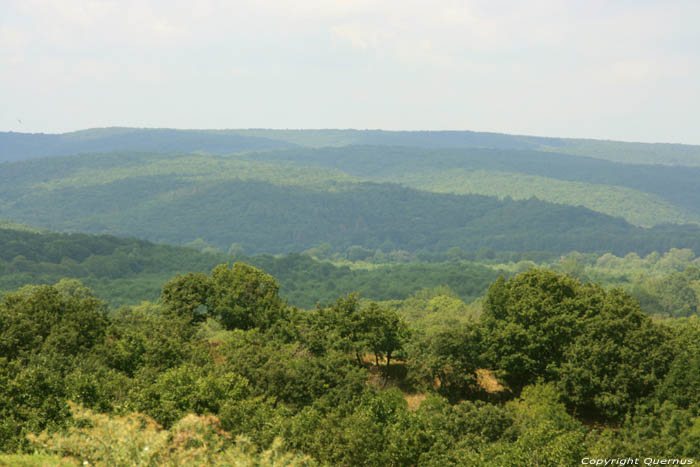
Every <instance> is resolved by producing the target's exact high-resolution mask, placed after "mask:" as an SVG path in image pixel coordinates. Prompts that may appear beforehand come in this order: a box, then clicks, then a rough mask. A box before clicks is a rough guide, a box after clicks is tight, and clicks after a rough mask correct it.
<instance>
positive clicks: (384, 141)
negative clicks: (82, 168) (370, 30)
mask: <svg viewBox="0 0 700 467" xmlns="http://www.w3.org/2000/svg"><path fill="white" fill-rule="evenodd" d="M348 145H379V146H412V147H424V148H465V147H471V148H493V149H520V150H535V151H546V152H557V153H561V154H570V155H577V156H589V157H595V158H598V159H606V160H611V161H616V162H622V163H636V164H663V165H687V166H700V146H691V145H682V144H650V143H632V142H620V141H605V140H593V139H572V138H550V137H540V136H522V135H508V134H501V133H489V132H475V131H384V130H330V129H329V130H272V129H237V130H236V129H234V130H176V129H164V128H123V127H113V128H94V129H88V130H81V131H76V132H71V133H63V134H44V133H13V132H0V162H4V161H17V160H25V159H29V158H34V157H50V156H61V155H64V156H65V155H71V154H79V153H102V152H115V151H158V152H172V151H183V152H196V151H201V152H207V153H211V154H219V155H223V154H233V153H237V152H242V151H259V150H267V149H283V148H293V147H325V146H348Z"/></svg>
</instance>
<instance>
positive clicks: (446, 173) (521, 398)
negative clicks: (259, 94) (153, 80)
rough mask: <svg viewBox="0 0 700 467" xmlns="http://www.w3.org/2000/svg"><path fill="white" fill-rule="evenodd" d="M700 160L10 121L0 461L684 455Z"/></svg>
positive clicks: (355, 462)
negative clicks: (48, 129)
mask: <svg viewBox="0 0 700 467" xmlns="http://www.w3.org/2000/svg"><path fill="white" fill-rule="evenodd" d="M698 179H700V148H699V147H696V146H683V145H653V144H641V143H621V142H615V141H595V140H573V139H559V138H540V137H529V136H514V135H502V134H496V133H477V132H390V131H356V130H307V131H297V130H264V129H260V130H254V129H249V130H169V129H155V130H152V129H134V128H105V129H93V130H85V131H79V132H74V133H66V134H62V135H46V134H21V133H0V218H1V220H0V465H105V466H107V465H109V466H111V465H124V466H127V465H128V466H131V465H172V466H176V465H222V466H223V465H298V466H301V465H308V466H311V465H341V466H359V465H366V466H378V465H387V466H390V465H395V466H408V465H421V466H443V465H497V466H523V465H539V466H562V465H580V464H581V463H582V462H583V463H585V462H584V461H585V460H586V459H587V460H588V461H591V462H589V463H595V461H596V460H601V459H607V460H611V459H612V460H616V459H617V460H618V461H619V462H617V465H623V462H622V460H625V459H626V458H628V457H631V458H639V460H640V462H642V461H643V462H647V460H648V461H649V462H651V464H650V465H679V464H680V465H690V464H694V463H696V462H698V461H700V448H699V446H700V390H698V387H700V357H699V356H700V347H699V345H700V344H699V343H700V322H699V321H698V308H699V307H700V257H697V256H696V254H698V253H700V225H698V224H699V223H700V208H699V207H698V206H700V188H699V185H698V184H697V180H698ZM625 463H627V462H626V461H625Z"/></svg>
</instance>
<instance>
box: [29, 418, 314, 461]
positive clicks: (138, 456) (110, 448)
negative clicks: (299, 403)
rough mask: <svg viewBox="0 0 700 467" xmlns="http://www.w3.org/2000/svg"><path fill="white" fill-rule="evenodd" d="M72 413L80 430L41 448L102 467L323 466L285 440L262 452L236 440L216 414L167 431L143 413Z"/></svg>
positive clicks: (40, 439) (38, 445) (45, 437)
mask: <svg viewBox="0 0 700 467" xmlns="http://www.w3.org/2000/svg"><path fill="white" fill-rule="evenodd" d="M72 411H73V413H74V416H75V418H76V420H77V421H79V424H78V426H76V427H71V428H70V429H69V430H67V431H66V432H62V433H42V434H41V435H39V436H33V437H32V438H31V439H32V443H33V445H34V447H35V449H37V450H39V451H43V452H47V453H55V454H57V455H60V456H62V457H64V458H68V459H70V460H73V461H75V462H76V463H83V464H85V463H87V464H89V465H98V466H133V465H140V466H156V465H158V466H161V465H162V466H179V465H212V466H227V465H256V466H270V467H272V466H283V465H284V466H312V465H317V464H316V462H314V461H313V460H312V459H310V458H308V457H303V456H297V455H295V454H293V453H290V452H285V450H284V449H283V448H282V442H281V441H280V440H277V441H276V442H275V443H274V444H273V445H272V446H271V448H270V449H269V450H265V451H264V452H257V449H256V448H255V446H254V445H252V443H251V442H250V441H249V440H248V439H246V438H243V437H239V438H236V439H235V440H234V439H232V437H231V435H229V433H227V432H226V431H224V430H222V427H221V423H220V422H219V420H218V419H217V418H216V417H213V416H206V417H197V416H194V415H188V416H186V417H184V418H182V419H181V420H179V421H178V422H177V423H176V424H174V425H173V426H172V428H170V429H169V430H164V429H162V428H161V427H160V426H158V424H157V423H155V422H154V421H153V420H152V419H150V418H148V417H146V416H144V415H142V414H138V413H136V414H131V415H128V416H124V417H122V416H112V417H110V416H106V415H102V414H95V413H93V412H91V411H89V410H85V409H82V408H80V407H78V406H75V405H74V406H73V407H72ZM26 460H27V461H31V458H28V459H26Z"/></svg>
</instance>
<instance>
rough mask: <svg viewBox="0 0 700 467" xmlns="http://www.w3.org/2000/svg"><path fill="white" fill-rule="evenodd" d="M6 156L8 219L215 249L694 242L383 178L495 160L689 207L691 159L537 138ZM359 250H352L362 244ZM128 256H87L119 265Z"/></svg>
mask: <svg viewBox="0 0 700 467" xmlns="http://www.w3.org/2000/svg"><path fill="white" fill-rule="evenodd" d="M377 154H380V155H381V157H377ZM6 166H7V167H5V169H6V170H3V171H0V186H1V187H2V188H0V204H1V205H2V206H3V212H4V214H3V215H5V216H10V217H11V218H12V219H13V220H16V221H21V222H25V223H29V224H32V225H37V226H42V227H47V228H52V229H59V230H72V231H74V230H81V231H86V232H92V233H103V232H109V233H112V234H116V235H123V236H138V237H140V238H146V239H149V240H152V241H159V242H170V243H177V244H191V243H192V242H193V241H194V242H195V244H194V246H196V247H199V248H200V249H201V250H203V251H204V250H205V248H206V251H209V252H212V253H213V252H214V249H219V250H221V251H227V250H228V249H229V247H230V246H231V245H232V244H233V243H238V244H240V245H241V246H242V247H243V248H244V249H245V250H246V251H250V252H256V253H258V252H270V253H282V252H290V251H297V252H298V251H304V250H308V249H312V248H315V247H317V246H318V245H319V244H321V243H324V242H326V243H329V244H330V245H332V247H333V248H334V249H335V250H336V251H346V250H347V249H348V248H350V247H359V248H361V249H364V250H372V251H376V250H377V249H381V250H384V251H385V252H389V251H392V250H393V251H405V252H408V254H410V253H413V252H416V251H418V250H421V249H425V250H428V251H433V252H435V251H445V250H447V249H449V248H453V247H458V248H462V249H463V250H464V251H477V250H479V249H480V248H490V249H492V250H512V251H523V250H544V249H548V250H551V251H556V252H566V251H570V250H572V249H574V248H577V249H579V250H582V251H598V250H601V249H602V250H606V251H613V252H615V253H618V254H626V253H628V252H630V251H638V252H639V253H642V254H646V253H648V252H650V251H652V250H665V249H668V248H669V247H678V248H681V247H690V248H695V249H698V250H700V246H699V245H698V240H697V231H698V229H697V228H696V227H694V226H685V227H678V226H670V225H665V226H659V227H657V228H655V229H651V230H650V229H640V228H637V227H634V226H632V225H630V224H628V223H626V222H624V221H622V220H621V219H619V218H614V217H611V216H607V215H603V214H600V213H596V212H593V211H590V210H588V209H585V208H581V207H575V206H564V205H562V204H553V203H547V202H544V201H540V200H537V199H534V198H531V199H522V200H513V199H511V198H504V199H497V198H495V197H486V196H479V195H454V194H441V193H431V192H426V191H420V190H414V189H409V188H406V187H401V186H398V185H395V184H393V183H385V182H397V181H400V180H401V177H404V176H411V174H415V173H423V172H424V171H425V169H426V168H432V169H435V170H438V169H439V170H440V171H450V170H466V171H473V170H488V171H491V172H492V171H497V172H503V171H505V172H509V173H518V174H521V175H522V176H527V177H543V178H544V179H547V180H549V179H557V180H559V181H560V183H565V184H569V183H576V184H585V185H586V186H596V187H598V186H604V187H608V188H605V190H607V191H606V193H610V192H615V190H618V189H617V188H616V187H623V189H620V190H622V192H623V194H622V195H620V193H619V192H620V190H618V191H617V192H615V193H616V194H615V196H612V195H610V196H607V195H606V194H605V193H603V194H601V195H600V196H599V198H598V199H593V200H590V198H591V195H589V196H588V199H589V200H590V202H587V203H588V205H590V206H597V208H600V209H601V210H604V211H605V212H607V213H619V212H628V211H629V210H627V209H624V210H621V209H620V206H621V203H622V201H621V200H622V199H628V198H629V196H627V195H628V194H629V193H635V197H636V198H637V199H640V200H644V202H642V203H637V204H638V205H640V206H643V207H644V209H642V210H643V212H641V213H637V212H635V215H636V216H637V217H640V216H641V218H644V219H645V222H646V221H649V220H653V221H654V224H656V223H658V222H660V221H663V220H673V221H676V222H685V221H693V220H697V217H698V216H700V214H699V213H698V211H697V206H698V205H700V193H699V192H698V191H697V186H696V185H697V184H696V182H695V181H696V180H697V178H698V175H699V174H698V170H700V168H676V167H663V168H654V167H648V166H629V165H623V164H613V163H609V162H604V161H600V160H595V159H590V158H577V157H572V156H563V155H558V154H550V153H542V152H534V151H519V152H517V153H513V152H512V151H508V150H493V149H476V148H472V149H440V150H436V149H420V148H417V149H416V148H405V147H404V148H397V147H367V146H360V147H355V146H353V147H347V148H335V149H324V150H309V149H300V150H288V151H282V152H274V151H272V152H260V153H255V154H248V155H246V156H230V157H214V156H210V155H192V154H182V153H170V154H163V153H113V154H101V155H95V154H91V155H89V156H88V155H81V156H73V157H66V158H52V159H46V160H42V161H41V163H38V162H36V161H35V160H32V161H26V162H22V163H14V164H6ZM436 167H437V168H438V169H436ZM343 171H345V172H343ZM448 173H449V172H448ZM358 176H360V177H363V178H362V179H358V178H357V177H358ZM447 176H448V177H449V175H447ZM368 180H371V181H373V182H381V183H369V182H368ZM537 180H540V179H537ZM510 185H512V184H509V186H510ZM575 186H579V185H575ZM560 191H561V190H560ZM598 191H600V190H598ZM538 193H539V192H538ZM553 197H554V195H552V196H550V197H549V198H553ZM577 198H578V197H577ZM559 200H560V199H559ZM574 201H575V200H572V202H574ZM650 201H653V202H650ZM576 204H579V203H576ZM601 206H602V207H601ZM222 212H225V213H226V216H222V215H220V214H221V213H222ZM629 212H631V211H629ZM659 212H663V213H664V215H657V214H658V213H659ZM198 239H201V241H198ZM204 245H208V247H205V246H204ZM364 250H357V249H355V250H352V251H351V255H352V256H353V257H358V254H359V256H360V257H361V256H363V255H365V254H366V251H364ZM13 257H14V256H13ZM128 264H129V263H128V261H126V260H123V261H121V262H117V261H115V262H113V263H112V264H109V268H107V267H106V266H105V264H104V263H101V264H99V265H90V264H89V265H90V266H92V269H93V270H95V271H99V270H102V271H101V272H102V273H103V274H112V275H119V273H120V271H123V270H124V269H125V268H127V267H128ZM20 266H21V265H20Z"/></svg>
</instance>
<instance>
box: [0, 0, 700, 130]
mask: <svg viewBox="0 0 700 467" xmlns="http://www.w3.org/2000/svg"><path fill="white" fill-rule="evenodd" d="M699 25H700V1H696V0H689V1H676V0H668V1H645V0H610V1H602V0H582V1H563V0H551V1H535V0H528V1H521V0H510V1H505V0H504V1H499V0H485V1H451V0H431V1H427V0H400V1H394V0H294V1H291V0H288V1H280V0H259V1H234V0H230V1H224V0H186V1H185V0H152V1H148V0H0V131H31V132H38V131H43V132H63V131H70V130H77V129H82V128H89V127H100V126H113V125H119V126H140V127H173V128H261V127H263V128H382V129H407V130H409V129H431V130H439V129H453V130H485V131H497V132H505V133H517V134H533V135H544V136H570V137H592V138H605V139H619V140H634V141H658V142H679V143H690V144H700V27H699ZM18 120H21V121H22V123H20V122H19V121H18Z"/></svg>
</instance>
